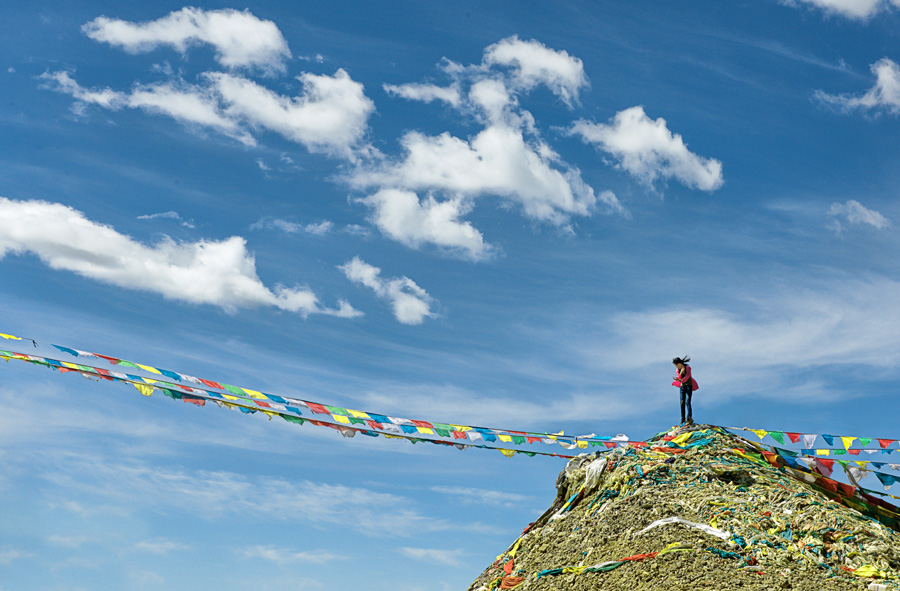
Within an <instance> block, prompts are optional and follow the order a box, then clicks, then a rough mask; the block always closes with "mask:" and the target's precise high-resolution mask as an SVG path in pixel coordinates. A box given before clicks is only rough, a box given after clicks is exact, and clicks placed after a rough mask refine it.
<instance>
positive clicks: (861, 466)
mask: <svg viewBox="0 0 900 591" xmlns="http://www.w3.org/2000/svg"><path fill="white" fill-rule="evenodd" d="M854 463H855V464H856V465H857V466H859V467H860V468H862V469H863V470H865V469H866V464H868V463H869V462H854Z"/></svg>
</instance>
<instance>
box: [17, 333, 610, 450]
mask: <svg viewBox="0 0 900 591" xmlns="http://www.w3.org/2000/svg"><path fill="white" fill-rule="evenodd" d="M0 358H2V359H5V360H7V361H8V360H9V359H15V360H18V361H25V362H27V363H31V364H34V365H41V366H44V367H48V368H50V369H56V370H59V371H60V372H62V373H66V372H73V373H78V374H81V375H83V376H85V377H88V378H91V379H103V380H107V381H113V382H121V383H125V384H130V385H132V386H134V388H135V389H137V390H138V391H139V392H140V393H141V394H142V395H144V396H151V395H152V394H153V392H154V391H159V392H162V393H163V394H164V395H166V396H167V397H169V398H172V399H174V400H183V401H184V402H188V403H191V404H194V405H196V406H204V405H205V403H206V401H207V400H210V401H213V402H215V403H216V404H218V405H219V406H223V407H226V408H232V409H236V410H239V411H241V412H242V413H247V414H251V413H256V412H262V413H264V414H266V415H268V416H269V418H270V419H271V418H272V417H276V416H280V417H281V418H283V419H284V420H286V421H288V422H291V423H297V424H300V425H302V424H304V423H310V424H312V425H315V426H317V427H328V428H330V429H334V430H336V431H339V432H340V433H341V435H343V436H344V437H354V436H355V435H357V434H361V435H367V436H369V437H378V436H379V435H382V436H384V437H385V438H388V439H405V440H407V441H409V442H411V443H422V442H427V443H434V444H438V445H447V446H453V447H456V448H457V449H465V448H466V447H473V448H479V449H493V450H497V451H499V452H501V453H502V454H503V455H505V456H507V457H512V456H514V455H517V454H524V455H527V456H532V457H533V456H536V455H539V456H549V457H559V458H566V459H571V458H573V457H575V456H572V455H565V454H557V453H548V452H540V451H527V450H520V449H509V448H503V447H498V446H494V445H487V444H484V443H472V442H469V441H468V440H466V441H443V440H440V439H432V438H428V437H417V436H413V435H410V434H405V433H389V432H382V431H379V430H377V429H375V428H371V426H372V422H371V421H365V422H366V423H368V425H369V426H370V428H363V427H356V426H350V425H349V424H341V423H340V422H338V423H331V422H327V421H319V420H316V419H311V418H304V417H302V416H300V415H302V414H303V411H301V410H300V408H298V407H297V406H291V403H298V402H302V401H298V400H296V399H292V398H283V397H278V399H279V400H281V402H282V403H276V402H274V400H273V401H272V402H267V401H263V400H259V399H257V398H253V397H250V396H247V395H244V396H241V395H237V394H223V393H220V392H213V391H210V390H206V389H203V388H196V387H193V386H185V385H184V384H175V383H172V382H166V381H163V380H155V379H151V378H146V377H143V376H138V375H132V374H125V373H120V372H116V371H108V370H105V369H101V368H96V367H93V366H87V365H77V364H74V363H67V362H65V361H60V360H58V359H52V358H49V357H40V356H37V355H27V354H24V353H16V352H12V351H5V350H0ZM269 396H271V395H269ZM270 400H271V398H270ZM300 406H303V405H302V404H301V405H300ZM335 418H336V417H335ZM381 426H382V425H378V427H381ZM607 451H610V450H609V449H603V450H599V451H598V452H597V453H605V452H607Z"/></svg>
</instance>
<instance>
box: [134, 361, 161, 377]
mask: <svg viewBox="0 0 900 591" xmlns="http://www.w3.org/2000/svg"><path fill="white" fill-rule="evenodd" d="M135 365H137V366H138V367H140V368H141V369H143V370H144V371H149V372H150V373H158V374H159V375H162V372H161V371H159V370H158V369H156V368H155V367H150V366H149V365H141V364H140V363H135Z"/></svg>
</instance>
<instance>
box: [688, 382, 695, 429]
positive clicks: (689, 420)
mask: <svg viewBox="0 0 900 591" xmlns="http://www.w3.org/2000/svg"><path fill="white" fill-rule="evenodd" d="M693 394H694V392H693V390H691V389H690V387H688V388H687V420H688V422H693V420H694V419H693V417H692V416H691V415H692V414H693V413H691V396H692V395H693Z"/></svg>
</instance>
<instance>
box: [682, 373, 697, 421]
mask: <svg viewBox="0 0 900 591" xmlns="http://www.w3.org/2000/svg"><path fill="white" fill-rule="evenodd" d="M691 386H692V384H691V383H690V382H688V383H687V384H682V385H681V422H682V423H683V422H684V407H685V405H687V418H689V419H690V418H692V417H691V394H693V393H694V391H693V389H692V388H691Z"/></svg>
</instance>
